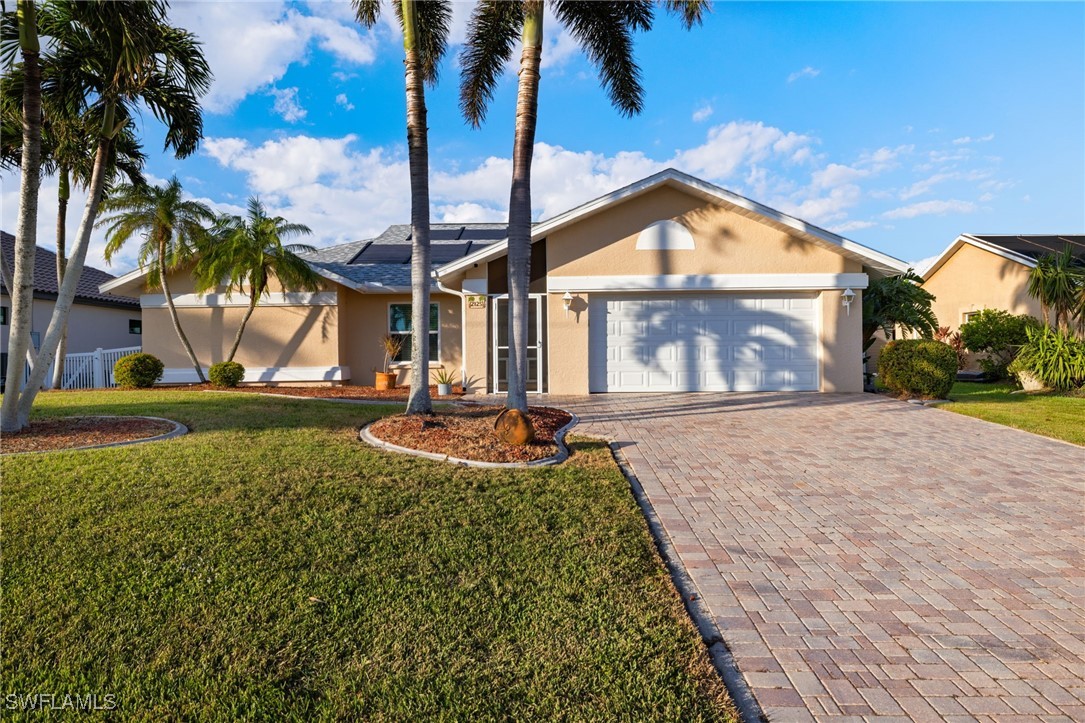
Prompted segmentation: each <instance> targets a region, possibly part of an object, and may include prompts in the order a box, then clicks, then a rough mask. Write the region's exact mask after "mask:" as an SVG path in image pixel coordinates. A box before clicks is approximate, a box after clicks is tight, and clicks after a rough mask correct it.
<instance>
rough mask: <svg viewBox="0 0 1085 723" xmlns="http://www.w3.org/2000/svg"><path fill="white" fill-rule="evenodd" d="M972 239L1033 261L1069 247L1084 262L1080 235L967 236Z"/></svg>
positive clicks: (1083, 239) (1083, 241)
mask: <svg viewBox="0 0 1085 723" xmlns="http://www.w3.org/2000/svg"><path fill="white" fill-rule="evenodd" d="M969 236H971V237H973V238H977V239H979V240H980V241H983V242H985V243H989V244H991V245H992V246H999V247H1001V248H1004V249H1006V250H1007V251H1012V252H1014V253H1017V254H1021V255H1022V256H1028V257H1029V258H1031V259H1033V260H1035V259H1038V258H1040V257H1041V256H1043V255H1044V254H1050V253H1061V252H1062V250H1063V249H1064V248H1066V247H1067V246H1069V247H1070V248H1072V249H1073V254H1074V256H1076V257H1077V258H1078V259H1080V260H1081V261H1085V236H1080V235H1069V234H1067V235H1062V236H1060V235H1055V234H1016V235H1015V234H1006V235H998V234H978V233H973V234H969Z"/></svg>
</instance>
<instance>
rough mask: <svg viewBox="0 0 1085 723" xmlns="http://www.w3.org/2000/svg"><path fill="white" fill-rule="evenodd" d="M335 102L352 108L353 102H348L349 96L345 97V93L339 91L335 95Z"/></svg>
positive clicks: (348, 108)
mask: <svg viewBox="0 0 1085 723" xmlns="http://www.w3.org/2000/svg"><path fill="white" fill-rule="evenodd" d="M335 104H336V105H339V106H342V107H343V108H345V109H347V110H354V104H353V103H351V102H350V99H349V98H347V94H346V93H340V94H339V95H337V96H335Z"/></svg>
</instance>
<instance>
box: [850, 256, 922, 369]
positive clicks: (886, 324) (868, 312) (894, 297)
mask: <svg viewBox="0 0 1085 723" xmlns="http://www.w3.org/2000/svg"><path fill="white" fill-rule="evenodd" d="M922 283H923V277H921V276H918V275H917V274H916V273H915V272H914V271H912V270H911V269H908V271H907V272H905V273H903V274H898V275H897V276H885V277H883V278H880V279H872V280H871V282H870V285H869V286H868V287H867V288H866V290H864V291H863V351H864V352H865V351H866V350H867V349H869V348H870V347H871V345H872V344H873V343H874V334H875V333H876V332H877V331H878V329H884V330H886V331H890V330H892V329H895V328H896V327H898V326H899V327H901V328H902V329H904V330H905V331H909V332H916V333H918V334H920V335H921V336H923V337H924V338H927V339H929V338H931V336H933V335H934V333H935V332H936V331H937V330H938V319H937V318H936V317H935V315H934V311H933V310H932V309H931V304H932V303H933V302H934V294H932V293H931V292H929V291H927V290H926V289H924V288H923V287H922V286H920V284H922Z"/></svg>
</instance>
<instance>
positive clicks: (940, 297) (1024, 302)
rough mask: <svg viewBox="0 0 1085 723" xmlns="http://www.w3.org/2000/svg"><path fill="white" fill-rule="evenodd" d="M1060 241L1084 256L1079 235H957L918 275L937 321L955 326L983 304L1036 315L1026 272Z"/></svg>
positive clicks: (1039, 311) (1037, 307)
mask: <svg viewBox="0 0 1085 723" xmlns="http://www.w3.org/2000/svg"><path fill="white" fill-rule="evenodd" d="M1066 246H1070V248H1072V249H1074V254H1075V255H1076V256H1078V257H1079V258H1081V259H1082V260H1085V236H1080V235H1061V236H1060V235H1040V234H1028V235H994V234H983V235H980V234H961V235H960V236H958V237H957V238H956V239H954V240H953V242H952V243H951V244H950V245H949V246H947V247H946V250H945V251H943V252H942V253H941V255H939V256H938V258H937V259H935V261H934V263H932V264H931V265H930V267H928V268H927V270H926V271H925V272H924V274H923V288H925V289H927V290H928V291H930V292H931V293H932V294H934V296H935V301H934V304H933V305H932V308H933V310H934V313H935V316H937V317H938V323H939V325H940V326H948V327H949V328H950V329H951V330H952V331H956V330H957V329H958V328H960V326H961V324H963V323H965V322H966V321H968V320H969V318H970V317H971V316H972V315H973V314H975V313H976V312H977V311H981V310H983V309H1000V310H1002V311H1008V312H1010V313H1011V314H1028V315H1030V316H1034V317H1036V318H1037V319H1039V318H1041V316H1042V314H1043V310H1042V309H1041V307H1040V302H1039V301H1037V300H1036V299H1034V298H1032V297H1031V296H1029V295H1028V277H1029V273H1030V272H1031V271H1032V269H1034V268H1036V260H1037V259H1038V258H1040V257H1041V256H1043V255H1045V254H1050V253H1058V252H1061V251H1062V250H1063V249H1064V248H1066Z"/></svg>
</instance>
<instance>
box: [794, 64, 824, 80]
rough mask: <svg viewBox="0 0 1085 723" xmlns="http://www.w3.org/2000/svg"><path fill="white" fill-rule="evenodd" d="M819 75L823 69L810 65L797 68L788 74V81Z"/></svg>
mask: <svg viewBox="0 0 1085 723" xmlns="http://www.w3.org/2000/svg"><path fill="white" fill-rule="evenodd" d="M819 75H821V70H819V69H818V68H811V67H810V66H809V65H808V66H806V67H805V68H803V69H802V70H796V71H795V72H794V73H792V74H791V75H789V76H787V82H788V83H794V82H795V81H796V80H799V79H800V78H816V77H818V76H819Z"/></svg>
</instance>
